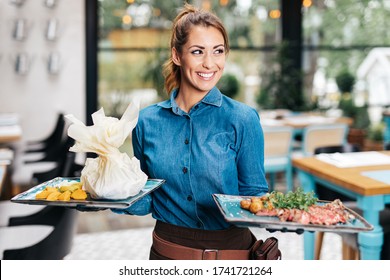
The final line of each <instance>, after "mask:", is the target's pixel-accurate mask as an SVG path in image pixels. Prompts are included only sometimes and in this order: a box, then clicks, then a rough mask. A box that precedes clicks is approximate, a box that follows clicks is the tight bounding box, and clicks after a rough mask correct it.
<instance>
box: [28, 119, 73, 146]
mask: <svg viewBox="0 0 390 280" xmlns="http://www.w3.org/2000/svg"><path fill="white" fill-rule="evenodd" d="M65 128H66V121H65V117H64V114H63V113H59V114H58V117H57V121H56V124H55V126H54V129H53V130H52V132H51V133H50V135H49V136H47V137H46V138H44V139H42V140H36V141H28V142H27V143H26V145H27V147H26V149H25V151H24V152H25V153H40V152H46V151H47V149H49V148H50V147H51V146H53V145H55V144H56V143H58V142H60V141H61V139H62V138H63V135H64V131H65ZM37 146H38V147H37Z"/></svg>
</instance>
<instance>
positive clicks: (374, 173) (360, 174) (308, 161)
mask: <svg viewBox="0 0 390 280" xmlns="http://www.w3.org/2000/svg"><path fill="white" fill-rule="evenodd" d="M292 165H293V167H294V168H295V170H296V171H297V176H298V179H299V182H300V184H301V187H302V188H303V190H304V191H305V192H311V191H314V192H315V191H316V183H320V184H321V185H323V186H325V187H327V188H329V189H331V190H334V191H337V192H339V193H341V194H344V195H346V196H348V197H350V198H352V199H355V200H356V202H357V207H358V208H360V209H361V210H362V216H363V218H364V219H365V220H366V221H367V222H368V223H369V224H371V225H372V226H373V230H371V231H361V232H359V233H358V247H359V251H360V256H361V259H364V260H378V259H380V253H381V249H382V245H383V239H384V234H383V229H382V227H381V225H380V223H379V213H380V211H381V210H383V209H384V207H385V205H386V204H388V203H390V151H365V152H356V153H345V154H339V153H335V154H319V155H315V156H310V157H303V158H293V159H292ZM314 243H315V233H314V232H307V231H305V232H304V259H308V260H311V259H314Z"/></svg>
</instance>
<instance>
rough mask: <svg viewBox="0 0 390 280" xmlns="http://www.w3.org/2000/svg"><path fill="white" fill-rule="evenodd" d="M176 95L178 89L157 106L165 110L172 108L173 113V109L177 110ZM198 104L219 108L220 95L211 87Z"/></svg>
mask: <svg viewBox="0 0 390 280" xmlns="http://www.w3.org/2000/svg"><path fill="white" fill-rule="evenodd" d="M177 93H178V89H174V90H173V91H172V92H171V94H170V98H169V99H167V100H165V101H162V102H160V103H158V104H157V106H160V107H163V108H166V109H169V108H172V109H173V110H174V111H175V108H178V106H177V103H176V101H175V98H176V96H177ZM200 102H201V103H205V104H209V105H213V106H215V107H221V105H222V93H221V92H220V91H219V89H218V88H217V87H213V88H212V89H211V90H210V91H209V92H208V93H207V95H206V96H205V97H204V98H203V99H202V100H201V101H200Z"/></svg>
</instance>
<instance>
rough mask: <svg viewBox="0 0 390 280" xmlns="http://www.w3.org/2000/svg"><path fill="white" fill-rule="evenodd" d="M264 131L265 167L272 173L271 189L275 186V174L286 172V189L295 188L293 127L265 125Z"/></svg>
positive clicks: (266, 170)
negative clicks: (292, 151) (292, 157)
mask: <svg viewBox="0 0 390 280" xmlns="http://www.w3.org/2000/svg"><path fill="white" fill-rule="evenodd" d="M263 132H264V169H265V173H266V174H270V177H271V179H270V191H272V190H273V189H274V187H275V175H276V173H278V172H284V173H285V178H286V190H287V191H292V189H293V172H292V164H291V150H292V149H291V148H292V140H293V129H292V128H291V127H286V126H283V127H267V126H265V127H263Z"/></svg>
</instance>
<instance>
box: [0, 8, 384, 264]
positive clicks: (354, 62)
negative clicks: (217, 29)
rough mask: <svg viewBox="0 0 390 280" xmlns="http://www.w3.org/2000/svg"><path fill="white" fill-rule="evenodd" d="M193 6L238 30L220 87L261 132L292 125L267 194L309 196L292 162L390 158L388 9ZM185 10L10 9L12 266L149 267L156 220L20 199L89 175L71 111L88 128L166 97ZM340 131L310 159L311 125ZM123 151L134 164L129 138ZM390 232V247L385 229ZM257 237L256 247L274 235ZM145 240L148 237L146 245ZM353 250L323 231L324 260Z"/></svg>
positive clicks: (5, 231) (7, 172)
mask: <svg viewBox="0 0 390 280" xmlns="http://www.w3.org/2000/svg"><path fill="white" fill-rule="evenodd" d="M187 2H189V3H191V4H194V5H196V6H198V7H201V8H203V9H205V10H211V11H213V12H215V13H216V14H217V15H218V16H219V17H220V18H221V19H222V20H223V22H224V24H225V26H226V28H227V30H228V33H229V39H230V45H231V51H230V53H229V56H228V60H227V64H226V68H225V72H224V75H223V77H222V78H221V80H220V82H219V84H218V86H219V88H220V89H221V91H222V92H223V93H224V94H226V95H228V96H229V97H231V98H234V99H236V100H239V101H241V102H244V103H246V104H248V105H249V106H252V107H253V108H256V109H257V111H258V112H259V115H260V118H261V124H262V126H263V128H264V131H268V130H271V129H274V128H282V127H286V126H289V127H290V128H292V129H293V131H292V134H290V136H288V137H290V138H289V139H288V146H286V147H287V148H284V150H285V151H287V152H286V153H287V161H286V162H285V163H284V164H283V167H281V168H280V166H281V165H280V164H277V165H273V161H272V159H269V161H267V157H266V159H265V161H266V162H265V164H266V171H267V176H268V177H267V178H269V182H270V187H271V189H276V190H280V191H282V192H287V191H290V190H294V189H296V188H297V187H299V186H300V181H299V178H298V177H297V176H296V172H295V170H294V168H293V167H292V165H291V158H292V157H294V156H297V157H304V156H312V155H313V154H314V148H318V147H319V146H326V145H336V144H337V145H341V144H343V145H344V144H351V145H353V146H354V147H357V149H359V151H383V150H388V149H390V146H389V145H390V28H389V22H390V0H356V1H355V0H337V1H336V0H193V1H187ZM183 3H184V1H183V0H169V1H158V0H127V1H126V0H84V1H80V0H67V1H65V0H0V37H1V39H0V167H1V169H0V185H1V201H0V203H1V204H0V223H1V225H0V249H1V254H2V259H66V258H68V259H83V258H85V259H99V258H103V259H104V258H106V259H109V258H113V259H115V258H124V259H146V258H148V255H147V254H148V251H149V248H150V244H151V234H150V232H151V229H152V227H153V224H154V221H153V219H152V218H151V217H149V216H144V217H133V216H125V215H117V214H114V213H112V212H111V211H101V212H77V211H75V210H73V209H70V208H65V207H60V209H59V208H57V207H43V206H32V205H23V204H17V203H13V202H10V199H11V198H12V197H14V196H15V195H17V194H19V193H21V192H24V191H26V190H28V189H29V188H31V187H33V186H36V185H37V184H39V183H42V182H45V181H47V180H50V179H52V178H55V177H77V176H79V175H80V171H81V169H82V167H83V164H84V161H85V158H86V157H87V156H91V155H82V154H77V155H75V154H74V153H71V152H69V151H68V149H69V147H70V146H71V145H73V142H72V139H69V137H68V136H67V134H66V130H67V127H68V126H69V123H68V121H67V120H66V119H65V118H64V116H65V115H66V114H73V115H74V116H76V117H77V118H78V119H80V120H82V121H83V122H85V123H86V124H88V125H91V124H92V119H91V114H92V113H94V112H96V111H97V110H98V109H100V108H103V109H104V112H105V113H106V115H107V116H113V117H118V118H120V117H121V115H122V114H123V112H124V111H125V109H126V108H127V106H128V104H129V103H130V102H137V103H139V104H140V106H141V108H143V107H145V106H148V105H150V104H153V103H156V102H158V101H160V100H163V99H165V98H167V93H166V92H164V89H163V88H164V86H163V83H164V81H163V77H162V74H161V66H162V64H163V63H164V61H165V60H166V59H167V56H168V53H169V51H170V50H169V49H168V44H169V39H170V28H171V26H172V20H173V18H174V17H175V15H176V14H177V11H178V10H179V9H180V8H181V7H182V6H183ZM340 124H342V125H343V126H344V127H346V130H345V133H344V134H342V139H340V140H337V141H338V142H337V141H336V142H332V140H330V142H329V143H327V141H326V139H325V140H324V139H319V138H316V139H317V140H318V142H317V144H312V147H311V149H312V150H311V151H310V152H307V151H305V150H304V145H305V144H307V143H306V141H308V140H306V139H305V135H306V130H308V128H309V127H313V126H324V125H329V126H335V125H340ZM330 135H331V134H329V138H330V137H331V136H330ZM270 137H271V136H270ZM322 137H323V136H322ZM325 138H326V136H325ZM270 139H272V138H270ZM277 139H281V137H280V136H277ZM269 141H270V142H272V141H275V140H269ZM275 143H276V142H275ZM277 145H279V144H277ZM266 146H267V141H266ZM282 146H283V144H282V143H280V146H277V147H276V149H277V151H276V154H278V153H279V154H280V153H282V151H281V150H282ZM274 149H275V147H274ZM278 149H279V150H278ZM121 150H122V151H123V152H126V153H128V154H129V155H130V156H132V146H131V138H130V135H129V137H128V139H127V140H126V142H125V144H124V145H123V147H121ZM273 152H275V151H273ZM267 153H268V152H267V151H266V154H267ZM269 153H270V154H271V153H272V152H271V151H269ZM268 168H269V169H268ZM287 169H288V170H289V171H286V170H287ZM389 189H390V187H389ZM388 194H390V191H389V193H388ZM387 202H390V199H389V200H388V201H387ZM388 220H390V219H389V218H388ZM388 220H387V221H388ZM388 223H389V224H390V222H389V221H388ZM383 228H384V229H383V231H384V236H385V239H386V233H387V232H388V231H389V230H388V229H385V227H383ZM255 232H256V235H257V236H258V237H259V238H263V237H265V236H267V235H268V234H269V232H267V231H266V230H262V229H255ZM276 234H277V235H278V238H279V239H280V240H281V242H282V243H281V246H283V245H285V247H284V248H283V247H282V248H281V250H282V251H283V250H285V251H286V252H287V253H286V254H285V258H286V259H302V258H303V252H304V249H303V247H304V244H303V235H299V234H295V233H276ZM142 238H143V239H142ZM287 239H288V240H295V242H294V246H291V244H290V245H289V243H288V242H287ZM387 239H389V237H388V236H387ZM136 240H144V241H139V242H138V243H137V244H138V247H137V246H134V244H133V243H132V242H137V241H136ZM22 241H23V242H22ZM344 241H345V240H344V239H342V237H340V236H339V235H337V234H329V235H325V239H324V242H323V247H324V249H323V250H322V254H323V255H321V256H319V257H318V258H322V259H342V258H345V257H346V256H345V255H344V252H342V250H343V249H342V244H343V242H344ZM283 242H284V243H283ZM387 242H389V241H387ZM114 244H115V245H114ZM118 244H119V245H120V246H118ZM97 245H99V246H100V247H99V248H98V246H97ZM385 245H386V246H390V245H389V243H386V240H385ZM80 246H81V247H80ZM49 248H51V249H49ZM52 248H55V250H52ZM343 248H344V247H343ZM114 249H115V250H114ZM387 250H388V251H389V248H387ZM53 251H55V252H53ZM94 252H95V255H94ZM97 252H99V253H97ZM108 252H111V253H108ZM105 253H107V254H108V255H105ZM110 254H111V255H110ZM382 258H388V255H387V257H386V256H385V255H382Z"/></svg>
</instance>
